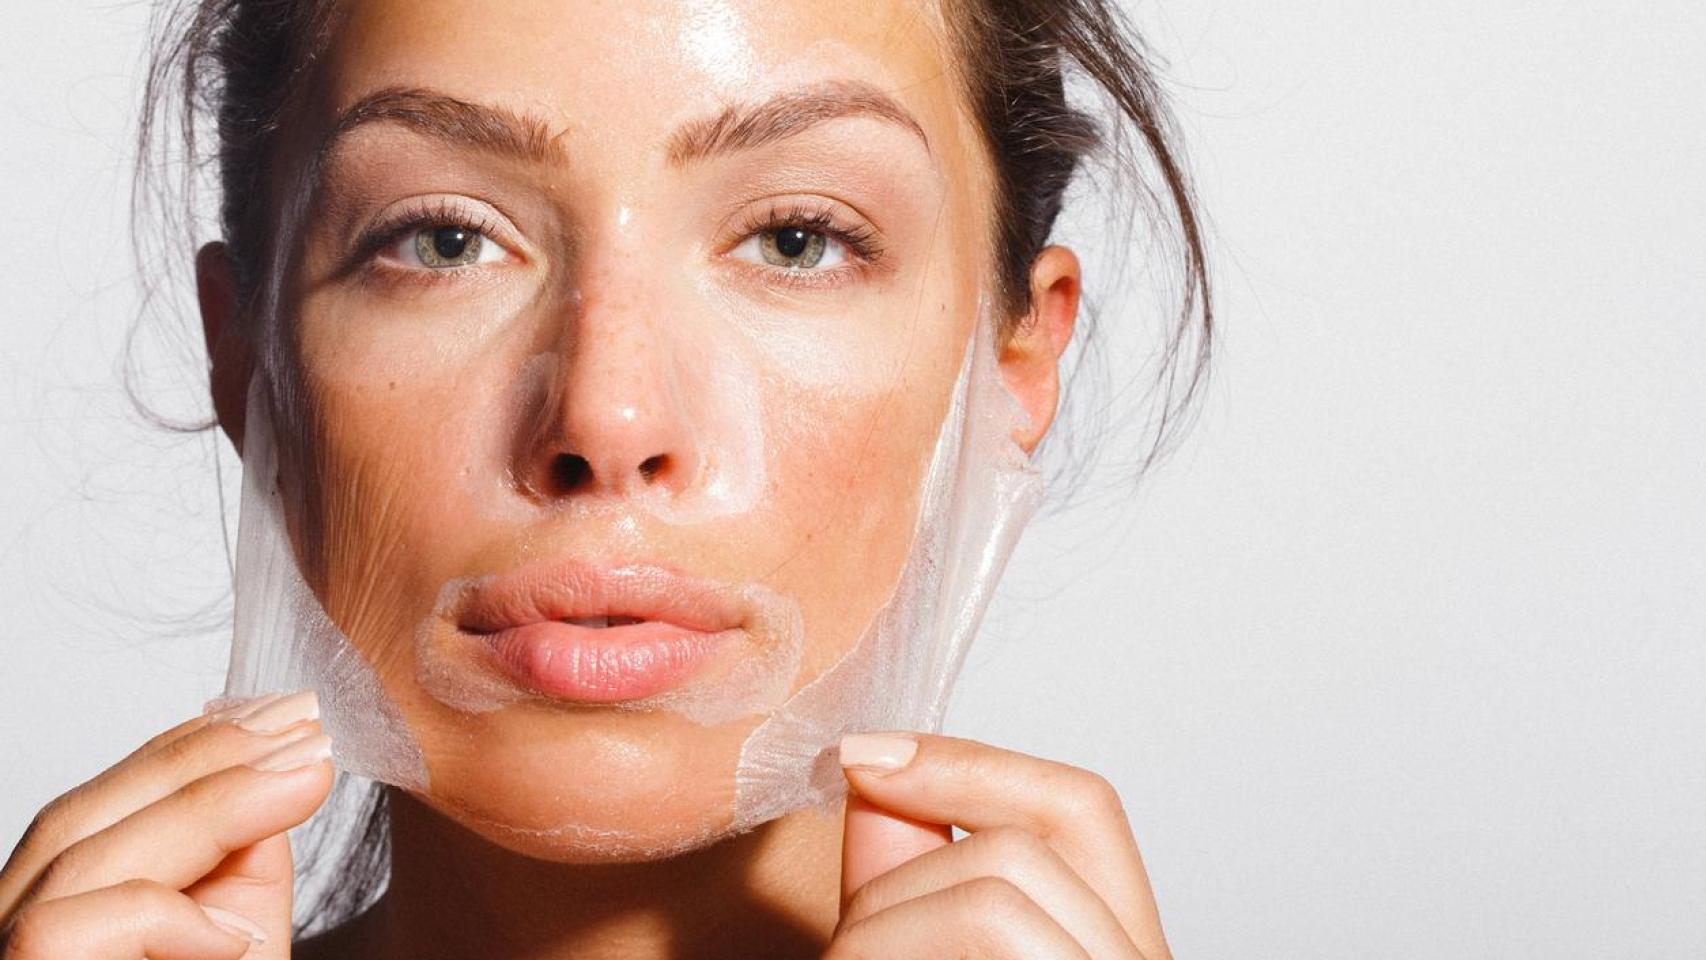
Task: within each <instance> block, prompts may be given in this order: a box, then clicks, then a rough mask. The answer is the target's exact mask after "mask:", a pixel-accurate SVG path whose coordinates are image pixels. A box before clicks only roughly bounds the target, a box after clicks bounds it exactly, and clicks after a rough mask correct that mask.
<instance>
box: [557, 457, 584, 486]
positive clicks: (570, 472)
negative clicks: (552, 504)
mask: <svg viewBox="0 0 1706 960" xmlns="http://www.w3.org/2000/svg"><path fill="white" fill-rule="evenodd" d="M551 476H552V479H553V480H555V481H556V484H557V489H559V490H563V491H568V490H574V489H577V488H578V487H580V486H581V485H582V484H584V483H586V482H587V481H588V480H590V479H592V464H590V463H587V462H586V458H585V457H583V456H580V455H579V454H574V453H562V454H558V455H557V458H556V459H555V460H553V461H552V462H551Z"/></svg>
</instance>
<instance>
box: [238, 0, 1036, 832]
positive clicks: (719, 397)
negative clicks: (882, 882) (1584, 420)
mask: <svg viewBox="0 0 1706 960" xmlns="http://www.w3.org/2000/svg"><path fill="white" fill-rule="evenodd" d="M350 6H351V8H352V9H351V10H350V11H349V13H348V16H347V17H346V18H345V19H344V20H343V21H342V22H341V24H340V25H339V28H338V29H337V31H336V33H335V39H334V42H333V44H332V46H331V48H330V50H329V51H328V52H327V54H326V56H325V57H324V58H323V59H322V60H320V61H318V62H317V64H316V73H315V78H314V84H315V86H314V91H315V92H314V96H313V97H312V98H311V100H310V103H309V105H308V106H307V108H306V109H305V110H304V111H303V114H302V116H301V117H300V118H298V119H297V120H296V121H295V122H294V124H293V126H292V128H291V130H292V136H291V137H290V143H291V144H292V147H291V150H292V151H293V152H292V154H291V156H292V158H293V163H292V164H291V165H289V166H290V169H297V170H301V171H305V173H304V174H303V180H302V182H301V183H300V184H299V185H298V187H297V188H295V189H294V192H292V193H291V195H292V196H299V197H303V198H305V199H304V200H303V202H302V204H301V205H300V207H299V208H298V209H297V211H296V213H286V214H281V216H282V218H283V220H284V221H285V222H287V223H292V224H298V226H297V228H296V232H295V233H294V234H289V236H290V237H291V242H290V244H289V245H288V246H289V249H290V250H291V251H292V252H293V253H292V257H291V258H290V260H289V266H288V268H286V270H285V276H284V277H283V278H282V282H281V284H280V288H281V289H282V291H283V293H282V296H281V300H280V310H279V315H280V316H281V317H282V318H284V319H283V321H282V323H281V325H280V327H279V330H281V331H282V334H281V336H280V338H279V340H278V342H277V344H276V345H275V346H274V348H273V350H274V352H273V353H272V354H270V355H268V357H267V358H266V359H264V360H262V362H261V366H262V367H263V369H266V370H268V371H270V373H269V375H270V376H272V377H273V378H274V379H275V380H276V381H277V382H279V383H280V384H282V386H280V387H279V389H278V391H277V395H278V396H281V397H287V398H291V399H289V400H288V402H285V403H283V404H282V405H281V407H280V411H281V412H279V413H278V414H277V419H278V425H277V427H276V430H275V432H276V434H277V436H278V437H279V438H280V439H279V443H280V447H281V452H282V453H284V457H283V463H284V464H285V467H284V469H283V473H282V475H281V477H280V482H281V485H282V487H283V489H284V490H285V491H286V497H285V500H286V503H287V504H288V506H287V511H286V512H287V518H286V519H287V523H288V526H289V527H290V530H291V534H292V540H293V542H294V544H295V548H296V551H297V559H298V563H299V565H300V566H301V568H302V569H303V571H304V574H305V576H306V579H307V580H308V582H309V584H310V586H311V587H312V589H313V590H314V592H315V593H316V595H317V596H318V597H319V598H320V600H321V602H322V604H323V605H324V606H325V608H326V611H327V613H328V614H329V615H330V617H331V618H332V620H333V621H334V622H335V623H336V624H337V625H338V626H339V627H340V628H341V629H342V630H343V631H344V633H345V634H346V635H347V636H348V637H349V638H350V639H351V641H352V642H353V643H354V645H355V646H356V647H357V648H358V649H359V650H360V652H361V654H362V655H363V657H364V658H365V659H366V660H367V661H368V663H369V664H371V665H372V666H373V668H374V669H375V671H376V673H377V675H378V678H379V680H380V683H381V685H382V686H383V687H384V689H385V691H386V693H388V694H389V696H390V697H391V699H392V700H393V701H394V702H395V704H396V705H397V707H398V709H399V710H400V712H401V713H402V715H403V717H404V719H405V721H406V723H407V726H408V727H409V729H410V730H411V731H412V732H413V734H414V736H415V738H416V739H417V740H418V742H419V745H420V747H421V751H422V753H423V755H424V759H425V762H426V766H427V771H428V775H429V777H430V783H431V788H430V790H429V791H427V793H426V795H425V796H424V797H423V799H425V800H426V801H427V802H428V803H430V804H432V805H434V806H435V807H437V808H438V809H440V810H441V811H443V812H444V813H446V814H447V815H449V816H451V817H453V818H454V819H456V820H458V821H460V822H462V823H464V824H466V825H467V826H469V827H470V828H472V829H474V830H476V831H478V832H481V833H483V834H485V835H486V836H488V837H490V838H492V839H494V840H496V841H497V842H500V843H503V844H505V845H507V846H510V847H512V848H514V849H518V850H522V851H524V852H528V853H531V854H534V855H539V856H546V857H551V858H555V859H564V860H594V859H622V858H632V857H642V856H651V855H657V854H659V853H662V852H668V851H671V850H679V849H684V848H686V847H690V846H692V845H694V844H697V843H702V842H704V841H705V840H707V839H709V838H713V837H715V836H716V835H717V834H718V832H719V831H720V830H722V829H723V828H724V827H725V826H726V825H727V823H728V821H729V818H730V811H731V808H732V804H733V788H734V784H733V779H732V776H731V774H732V771H733V770H734V768H735V763H736V759H737V757H738V753H739V750H740V746H741V744H742V741H743V740H744V738H745V737H746V735H747V734H748V733H750V732H751V730H752V729H753V727H754V726H755V725H756V723H757V722H758V721H759V719H760V718H761V716H762V709H763V707H765V706H766V705H774V703H776V702H778V701H779V700H780V699H781V698H783V697H786V696H788V695H789V694H791V693H793V692H794V691H796V690H798V689H799V688H800V687H801V686H803V685H804V684H806V683H808V682H810V681H811V680H812V679H814V678H815V677H817V676H819V675H820V674H822V673H823V672H824V670H825V669H826V668H828V667H829V666H830V665H831V664H832V663H834V662H835V661H836V660H837V658H839V657H840V656H842V655H843V654H844V653H845V652H846V651H847V650H849V649H850V648H851V647H852V646H853V645H854V644H855V643H856V642H857V641H858V640H859V638H860V636H861V634H862V633H863V632H864V631H865V630H866V629H867V628H868V627H869V625H870V623H871V621H872V619H873V617H875V616H876V614H877V612H878V611H879V610H880V609H881V608H882V606H883V604H884V603H885V601H886V600H887V599H888V598H889V596H890V594H891V592H892V591H893V590H894V588H895V584H896V582H897V579H898V578H899V577H900V574H901V569H902V566H903V564H904V563H905V561H906V558H907V555H908V551H909V548H910V547H911V545H912V541H913V533H914V528H915V522H916V519H917V517H918V513H919V496H920V492H921V483H922V480H923V478H924V476H925V474H926V472H927V468H928V466H929V463H930V458H931V453H932V450H933V446H934V444H935V441H936V437H937V434H938V431H939V429H940V428H941V425H942V422H943V418H944V415H945V414H946V412H947V410H948V409H949V405H950V401H951V395H952V392H953V389H954V385H955V381H956V376H957V374H958V373H959V371H960V369H961V364H962V360H963V359H964V356H965V351H966V349H967V346H968V342H969V341H970V339H971V337H972V333H973V329H974V325H975V324H976V323H978V322H980V321H982V322H987V320H988V317H987V315H984V316H982V317H980V306H981V305H982V297H981V293H982V291H983V290H985V289H986V288H987V286H988V281H989V278H990V270H991V263H992V257H991V250H990V245H989V244H990V241H989V236H990V231H989V225H988V219H987V211H988V209H989V206H990V197H991V195H990V187H989V182H990V181H989V176H988V170H987V159H986V157H985V154H984V153H983V151H982V147H981V145H980V142H979V140H978V137H977V135H976V133H975V131H974V128H973V127H972V125H971V121H970V119H969V117H968V115H967V113H966V110H965V107H964V104H963V98H962V95H961V93H960V89H959V86H958V81H957V80H956V76H955V72H954V67H953V64H954V57H953V55H952V52H951V49H950V48H949V46H948V45H947V42H946V40H945V38H944V31H943V29H942V28H941V25H940V23H939V22H938V19H937V17H938V16H939V14H938V13H937V12H936V11H935V10H934V9H933V8H929V7H925V6H922V5H918V4H914V3H910V2H903V0H893V2H887V0H883V2H870V3H861V4H857V5H848V4H843V5H827V6H826V5H800V4H764V3H757V2H744V0H625V2H623V3H620V4H617V3H601V2H585V3H576V4H561V3H555V2H550V0H536V2H530V0H514V2H509V3H503V4H492V5H486V6H484V7H482V8H481V9H480V11H479V13H478V15H477V16H470V15H469V11H468V10H467V9H466V8H462V7H444V6H440V5H430V4H429V5H424V6H423V5H420V4H410V3H402V2H392V0H364V2H363V3H361V4H357V5H350ZM1048 359H1049V360H1050V363H1051V366H1050V368H1049V369H1050V375H1051V376H1052V359H1053V356H1052V354H1051V355H1050V356H1049V358H1048ZM1050 383H1051V384H1052V380H1051V381H1050ZM1022 399H1024V398H1022ZM1047 399H1048V406H1049V409H1050V412H1051V411H1052V400H1053V397H1052V393H1051V394H1050V395H1049V396H1048V398H1047Z"/></svg>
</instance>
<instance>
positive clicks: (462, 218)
mask: <svg viewBox="0 0 1706 960" xmlns="http://www.w3.org/2000/svg"><path fill="white" fill-rule="evenodd" d="M428 227H457V228H459V229H462V230H468V231H471V232H474V233H478V234H479V235H480V236H481V237H483V238H485V239H486V240H488V241H490V242H492V243H498V244H503V241H502V240H499V239H498V237H499V236H500V235H501V234H502V233H503V232H504V231H503V229H502V228H501V227H499V226H498V225H497V223H496V222H494V221H492V220H491V219H489V218H487V217H482V216H469V212H468V210H466V209H465V208H463V207H460V206H458V205H456V204H454V203H451V202H450V201H448V200H444V199H438V200H434V201H432V202H431V203H430V204H423V205H420V206H417V207H414V208H412V209H406V210H404V211H402V212H400V213H398V214H397V215H396V216H394V217H391V218H388V219H387V220H384V221H382V222H380V223H378V224H376V225H374V226H373V227H372V228H371V229H369V230H367V231H366V232H365V233H363V234H362V236H361V239H360V240H359V241H357V243H356V254H355V257H354V258H353V260H354V262H355V263H357V264H363V265H368V266H370V267H371V266H373V265H375V259H374V258H375V257H377V256H378V255H379V252H380V251H381V250H384V249H385V248H386V247H389V246H391V245H392V244H395V243H397V242H398V241H400V240H402V239H403V238H404V237H407V236H411V235H413V234H416V233H418V232H420V231H422V230H425V229H427V228H428ZM401 272H404V273H407V274H409V275H410V276H409V279H411V280H417V281H419V282H424V283H438V282H442V281H445V280H453V279H455V277H454V275H455V274H461V273H466V272H467V271H466V270H464V269H462V268H459V267H452V268H446V269H439V270H417V269H410V268H402V270H401Z"/></svg>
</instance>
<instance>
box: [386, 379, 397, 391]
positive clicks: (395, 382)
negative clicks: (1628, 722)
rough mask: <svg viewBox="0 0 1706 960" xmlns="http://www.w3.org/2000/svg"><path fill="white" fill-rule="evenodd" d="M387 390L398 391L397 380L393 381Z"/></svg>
mask: <svg viewBox="0 0 1706 960" xmlns="http://www.w3.org/2000/svg"><path fill="white" fill-rule="evenodd" d="M387 389H389V390H395V389H397V381H395V380H393V381H391V384H390V386H389V387H387Z"/></svg>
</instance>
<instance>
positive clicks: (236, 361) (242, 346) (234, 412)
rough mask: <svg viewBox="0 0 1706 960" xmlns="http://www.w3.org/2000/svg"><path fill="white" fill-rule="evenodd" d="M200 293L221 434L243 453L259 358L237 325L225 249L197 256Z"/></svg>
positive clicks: (216, 246)
mask: <svg viewBox="0 0 1706 960" xmlns="http://www.w3.org/2000/svg"><path fill="white" fill-rule="evenodd" d="M195 292H196V300H197V302H198V303H199V304H200V306H201V333H202V338H203V339H204V340H205V342H206V344H207V361H208V371H209V375H208V379H209V381H210V386H211V388H212V393H213V413H214V416H215V417H217V418H218V420H219V427H220V429H222V430H224V431H225V435H226V436H227V437H230V438H231V443H232V444H233V445H234V446H236V448H237V453H238V455H241V454H242V452H243V414H244V411H245V410H246V409H247V407H248V401H249V376H250V374H252V373H253V372H254V369H255V364H254V357H253V355H252V353H251V352H250V350H249V341H248V338H247V337H245V336H243V332H242V330H241V329H240V328H239V326H238V319H237V273H236V269H235V267H234V266H233V264H232V263H231V252H230V250H229V249H228V248H227V247H226V246H225V244H223V243H218V242H215V243H209V244H207V245H205V246H203V247H202V248H201V249H200V250H198V251H196V256H195Z"/></svg>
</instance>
